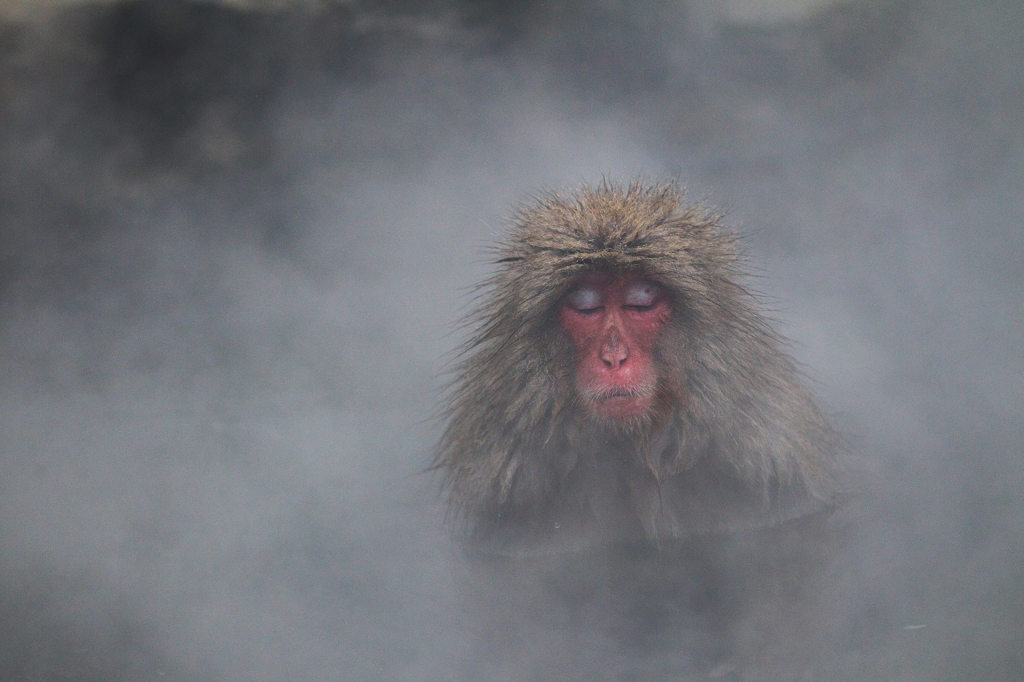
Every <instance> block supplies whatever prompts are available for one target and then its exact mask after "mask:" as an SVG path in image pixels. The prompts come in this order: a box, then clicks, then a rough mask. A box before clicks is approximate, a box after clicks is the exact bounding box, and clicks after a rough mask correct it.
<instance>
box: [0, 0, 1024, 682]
mask: <svg viewBox="0 0 1024 682" xmlns="http://www.w3.org/2000/svg"><path fill="white" fill-rule="evenodd" d="M1022 36H1024V7H1022V5H1021V4H1020V2H1019V1H1018V0H1007V1H1005V2H1000V1H992V2H985V3H961V2H955V1H954V0H910V1H907V2H884V1H881V0H878V1H876V0H850V1H843V0H728V1H720V2H713V1H711V0H679V1H678V2H662V1H657V0H640V1H637V2H618V1H614V0H603V1H599V2H583V1H582V0H561V1H559V0H556V1H552V2H540V1H536V0H534V1H522V2H520V1H515V2H487V1H480V2H470V1H469V0H464V1H462V2H452V1H449V2H441V1H440V0H438V1H437V2H420V3H407V2H397V1H395V2H387V1H382V2H371V1H369V0H366V1H363V0H351V1H346V0H336V1H330V0H323V1H321V2H315V1H312V0H310V1H308V2H302V1H300V0H292V1H287V0H281V1H271V0H266V1H257V0H252V1H250V2H243V1H241V0H238V1H234V2H227V1H225V2H190V1H186V0H138V1H131V2H82V1H78V0H76V1H71V0H65V1H64V2H60V3H50V2H42V1H39V2H35V1H33V0H4V2H2V3H0V677H3V678H4V679H10V680H59V679H69V680H70V679H74V680H89V679H96V680H117V679H124V680H142V679H157V678H160V679H188V680H197V679H210V680H212V679H217V680H257V679H260V680H262V679H266V680H281V679H409V680H414V679H415V680H420V679H551V678H553V677H559V676H562V677H569V678H573V677H577V678H580V679H691V678H693V679H702V678H704V677H706V676H709V675H710V676H712V677H720V678H729V679H739V678H741V677H742V678H743V679H765V678H770V679H894V680H895V679H907V680H911V679H915V680H916V679H985V680H1003V679H1006V680H1011V679H1021V677H1022V676H1024V653H1022V651H1024V650H1022V646H1021V643H1022V642H1024V494H1022V488H1024V453H1022V449H1024V419H1022V417H1024V415H1022V405H1024V388H1022V386H1024V352H1022V339H1024V180H1022V178H1024V107H1022V103H1024V41H1022ZM602 177H608V178H612V179H620V180H629V179H632V178H635V177H644V178H648V179H665V178H678V179H679V180H680V181H681V182H683V183H684V184H685V186H686V187H687V188H688V193H689V195H690V197H691V198H693V199H694V200H706V201H708V202H710V203H713V204H716V205H718V206H720V207H722V208H723V209H724V210H725V211H726V212H727V217H726V223H727V224H728V225H729V226H730V228H732V229H733V230H735V231H737V232H739V233H741V234H743V235H744V236H745V245H746V249H747V251H748V253H749V255H750V257H751V271H752V273H753V275H754V279H753V281H752V286H753V288H755V289H757V290H759V291H761V292H763V293H764V294H765V295H766V296H767V297H768V301H769V305H770V307H771V309H772V311H773V314H774V316H775V317H777V318H778V319H779V320H780V321H781V329H782V331H783V332H784V333H785V334H786V335H788V336H789V337H790V338H792V339H793V341H794V345H793V354H794V356H795V357H796V358H797V359H798V361H799V362H800V363H801V364H802V366H803V368H804V370H805V372H806V373H807V375H808V376H809V378H810V380H811V381H812V383H813V384H814V386H815V389H816V391H817V393H818V394H819V396H821V397H822V399H823V401H824V402H825V404H826V405H827V406H828V408H829V410H830V411H831V412H832V413H834V415H835V422H836V424H837V426H838V427H839V428H840V430H841V431H842V432H843V433H844V434H846V438H847V441H848V446H849V450H850V452H851V455H850V457H851V460H852V461H853V462H854V464H855V465H856V468H857V469H859V470H861V471H864V472H867V477H866V478H867V480H869V481H870V485H868V486H866V490H865V492H864V497H863V498H862V500H861V503H860V507H861V508H863V510H865V511H864V512H863V514H862V515H861V516H860V517H859V519H860V520H859V522H858V524H857V530H856V531H855V532H854V533H853V537H852V538H851V540H850V542H849V543H848V544H847V545H846V546H845V547H844V549H843V550H842V552H841V554H840V555H839V556H838V557H836V558H835V562H834V564H835V567H834V568H833V569H832V570H831V571H830V572H829V573H828V576H827V578H826V579H825V580H824V581H823V582H824V584H823V585H822V586H821V587H820V590H819V593H818V598H817V600H816V601H815V603H816V604H817V605H816V606H814V607H813V608H815V609H821V608H827V615H825V612H822V613H808V614H804V615H806V616H807V617H808V620H809V621H818V622H827V624H828V627H827V628H826V629H825V630H827V632H824V631H821V630H820V629H818V628H814V629H813V630H812V629H811V628H809V627H808V628H800V627H796V626H794V627H793V628H792V631H791V632H790V631H787V632H786V633H784V634H783V635H781V636H782V637H788V638H789V640H790V641H788V642H786V643H785V644H786V649H787V650H788V651H793V650H798V651H801V656H799V657H797V658H793V657H790V656H778V657H775V658H774V659H773V658H772V657H771V656H770V655H766V656H765V658H764V659H762V662H761V663H758V662H756V661H755V662H747V663H745V664H743V667H738V666H739V664H734V663H726V664H719V665H717V666H716V665H706V664H705V663H706V662H702V661H699V660H693V657H691V656H690V655H689V654H687V653H685V652H687V651H690V650H691V643H692V640H693V638H694V637H699V636H700V634H701V633H700V627H701V626H700V623H696V624H695V625H694V627H693V628H690V629H688V630H687V629H679V630H675V629H671V628H669V629H666V630H665V631H664V632H661V633H659V635H658V638H657V641H658V645H657V646H654V645H651V644H650V641H649V640H648V641H647V642H646V643H645V644H643V645H634V644H631V643H630V640H629V638H628V637H616V636H613V635H609V633H615V632H617V631H619V630H622V629H628V628H629V627H631V625H630V623H626V622H623V623H618V622H616V618H617V615H616V614H614V613H609V614H607V617H606V618H605V619H604V620H603V621H602V622H601V623H600V624H599V625H598V624H595V623H594V622H592V621H591V620H586V619H583V620H575V621H574V620H572V619H570V618H566V619H564V620H562V621H559V619H558V617H557V616H551V617H549V618H547V619H546V620H544V622H542V623H538V622H537V621H536V620H535V619H534V618H533V615H532V614H531V613H530V612H529V609H525V608H522V606H521V604H520V594H519V593H518V592H517V591H516V589H513V588H512V587H508V588H506V587H505V586H504V585H501V584H495V583H494V582H493V581H488V580H484V579H481V578H480V576H479V575H477V574H476V573H475V572H474V569H473V567H472V565H471V563H470V562H467V561H466V557H465V556H464V555H463V553H462V552H461V551H460V550H459V548H458V547H456V546H455V545H454V544H453V543H452V541H451V539H450V537H449V534H448V531H447V530H446V528H445V526H444V511H443V504H442V501H441V500H440V498H439V496H438V481H437V480H436V479H435V478H434V477H433V476H431V475H430V474H427V473H424V469H425V468H426V466H427V465H428V463H429V460H430V454H431V449H432V447H433V444H434V442H435V441H436V439H437V437H438V435H439V433H440V429H441V425H440V424H439V423H438V422H437V421H436V420H434V419H433V415H434V414H435V412H436V410H437V407H438V405H439V396H440V393H441V389H442V387H443V384H444V380H445V358H446V356H447V353H448V352H449V351H450V349H452V348H454V347H455V346H456V345H458V343H459V342H460V340H461V339H462V338H463V337H464V334H465V331H464V330H462V329H460V328H459V327H457V325H456V323H457V321H458V320H459V319H460V318H461V317H462V315H464V314H465V313H466V312H467V308H468V306H469V304H470V302H471V299H472V293H471V291H472V286H473V284H474V283H475V282H477V281H479V280H480V279H481V278H483V277H485V276H486V275H487V273H488V272H490V266H489V264H488V262H487V255H486V250H485V247H486V246H487V245H488V244H489V243H491V242H492V241H493V240H494V239H495V238H496V237H498V236H499V235H500V234H501V232H502V226H503V223H504V220H505V219H506V218H507V216H508V215H509V214H510V211H511V210H512V207H513V206H514V205H515V204H516V203H517V202H520V201H523V200H526V199H528V198H529V197H530V196H531V195H532V194H533V193H536V192H538V191H541V190H545V189H572V188H574V187H577V186H578V185H579V184H580V183H581V182H584V181H590V182H597V181H600V179H601V178H602ZM822 605H825V606H822ZM808 608H812V607H808ZM503 609H508V613H509V614H513V615H510V616H509V617H507V618H498V620H497V622H498V625H495V622H496V621H495V612H496V611H497V612H501V611H502V610H503ZM591 615H593V613H592V614H591ZM641 616H642V614H641ZM633 617H636V614H635V613H634V614H633ZM756 626H757V624H756V623H751V622H749V620H747V621H744V620H742V619H741V620H740V621H737V622H736V623H732V624H730V625H729V627H731V628H733V629H734V632H733V633H732V634H733V636H735V637H736V638H738V639H743V638H744V637H745V636H746V634H747V633H746V629H754V628H756ZM496 652H498V653H496ZM680 652H682V653H680ZM798 659H799V663H797V662H796V661H797V660H798ZM759 666H760V667H759Z"/></svg>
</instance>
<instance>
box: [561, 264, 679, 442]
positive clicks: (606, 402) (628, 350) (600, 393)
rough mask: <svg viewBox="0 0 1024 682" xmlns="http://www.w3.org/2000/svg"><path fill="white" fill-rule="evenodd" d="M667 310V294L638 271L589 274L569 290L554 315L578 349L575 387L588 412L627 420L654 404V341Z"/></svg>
mask: <svg viewBox="0 0 1024 682" xmlns="http://www.w3.org/2000/svg"><path fill="white" fill-rule="evenodd" d="M671 314H672V303H671V301H670V300H669V297H668V294H667V293H666V292H665V291H664V289H663V288H662V287H660V286H659V285H658V284H657V283H655V282H653V281H651V280H649V279H645V278H644V277H643V276H641V275H626V276H619V277H616V276H612V275H601V274H593V275H587V276H586V277H583V278H582V279H580V280H579V281H578V282H576V284H575V285H574V286H573V288H572V289H570V290H569V293H568V294H567V295H566V296H565V298H564V299H563V300H562V303H561V305H560V306H559V310H558V318H559V321H560V322H561V324H562V328H563V329H565V331H566V332H567V333H568V335H569V338H570V339H572V343H573V345H574V347H575V348H576V358H577V365H576V388H577V391H578V392H579V394H580V396H581V397H582V398H583V401H584V403H585V404H586V405H587V407H588V408H589V409H590V411H591V413H592V414H594V415H595V416H597V417H598V418H600V419H602V420H606V421H612V422H629V421H632V420H636V419H638V418H640V417H642V416H644V415H645V414H647V413H648V412H649V411H650V410H651V409H652V408H653V407H654V404H655V396H656V394H657V389H658V372H657V368H656V367H655V362H654V344H655V341H656V340H657V338H658V334H659V333H660V332H661V330H662V328H663V327H664V326H665V324H666V323H667V322H668V320H669V317H670V316H671Z"/></svg>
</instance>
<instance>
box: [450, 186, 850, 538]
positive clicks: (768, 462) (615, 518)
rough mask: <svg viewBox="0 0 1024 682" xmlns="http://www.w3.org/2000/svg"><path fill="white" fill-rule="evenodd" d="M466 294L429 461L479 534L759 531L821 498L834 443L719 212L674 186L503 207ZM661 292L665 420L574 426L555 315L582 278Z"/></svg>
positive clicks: (593, 190)
mask: <svg viewBox="0 0 1024 682" xmlns="http://www.w3.org/2000/svg"><path fill="white" fill-rule="evenodd" d="M498 253H499V257H498V259H497V265H498V270H497V272H496V273H495V274H494V276H493V277H492V278H491V279H490V280H488V281H487V282H485V283H484V284H483V285H482V288H481V303H482V304H481V306H480V307H479V310H478V311H477V312H476V313H475V314H474V315H473V316H472V317H471V321H472V322H473V323H474V324H475V333H474V334H473V335H472V337H471V338H470V340H469V341H468V343H467V344H466V346H465V347H464V348H463V349H462V352H461V354H460V356H459V360H458V362H457V364H456V366H455V368H454V374H455V376H454V380H453V382H452V385H451V389H450V393H449V396H448V403H447V404H448V407H447V410H446V417H447V418H448V426H447V429H446V431H445V432H444V435H443V437H442V439H441V442H440V444H439V447H438V450H437V453H436V455H435V462H434V464H435V467H436V468H438V469H440V470H442V471H443V475H444V482H445V487H446V489H447V491H448V494H449V503H450V509H451V511H452V513H453V514H454V515H455V516H456V517H457V518H460V519H462V520H463V521H464V522H465V523H466V524H467V529H468V530H469V532H470V534H471V535H472V536H473V537H474V538H477V539H478V540H484V541H490V542H491V543H492V544H496V545H500V546H502V547H505V546H507V545H508V544H509V543H512V542H521V541H528V542H547V541H555V540H554V538H556V537H558V536H561V537H563V538H569V537H571V538H572V542H574V543H576V544H579V543H593V542H609V541H617V540H629V539H636V536H637V535H639V536H641V537H647V538H649V539H652V540H655V541H659V540H661V539H665V538H683V537H687V536H690V535H693V534H699V533H709V532H719V531H725V530H735V529H740V528H753V527H760V526H766V525H773V524H777V523H780V522H782V521H785V520H787V519H790V518H795V517H798V516H802V515H804V514H807V513H811V512H813V511H816V510H819V509H821V508H823V507H826V506H827V505H829V504H830V501H831V499H832V497H833V495H834V494H835V490H836V479H835V475H834V474H835V455H836V450H837V447H836V437H835V434H834V432H833V431H832V429H831V427H830V426H829V424H828V423H827V420H826V419H825V418H824V417H823V415H822V413H821V411H820V410H819V409H818V407H817V406H816V405H815V403H814V400H813V399H812V397H811V396H810V394H809V393H808V391H807V390H806V389H805V388H804V387H803V386H802V385H801V383H800V380H799V375H798V372H797V371H796V369H795V368H794V365H793V363H792V361H791V360H790V359H789V358H788V357H787V355H786V354H785V352H784V350H783V347H784V342H783V340H782V339H781V338H780V337H779V336H778V335H777V334H776V333H775V332H774V331H773V330H772V328H771V326H770V325H769V323H768V321H767V320H766V319H765V317H763V316H762V315H761V313H760V312H759V305H758V301H757V299H756V298H755V297H754V296H753V295H752V294H751V293H749V292H748V291H747V290H746V289H745V288H744V286H743V284H742V279H743V273H742V271H741V269H740V267H741V259H740V257H739V253H738V248H737V243H736V240H735V238H734V237H733V236H731V235H729V234H727V233H725V232H723V231H722V230H721V229H720V227H719V216H718V215H716V214H715V213H713V212H712V211H710V210H708V209H707V208H705V207H703V206H700V205H685V204H684V202H683V194H682V192H681V190H680V189H679V188H678V186H677V185H675V184H660V185H645V184H641V183H633V184H630V185H628V186H617V185H613V184H610V183H604V184H602V185H600V186H598V187H589V186H584V187H583V188H582V189H581V190H580V191H578V192H577V193H575V194H573V195H570V196H561V195H558V194H555V193H552V194H548V195H546V196H544V197H542V198H540V199H539V200H538V201H536V202H535V203H534V204H533V205H530V206H527V207H524V208H522V209H521V210H519V211H518V212H517V214H516V215H515V217H514V219H513V220H512V222H511V225H510V227H509V230H508V236H507V239H506V240H505V241H504V242H503V243H501V244H500V245H499V246H498ZM593 271H600V272H607V273H612V274H620V273H631V272H642V273H644V275H645V276H646V277H650V278H652V279H654V280H656V281H657V282H659V283H660V284H661V285H662V286H663V287H665V288H666V289H667V291H668V292H669V295H670V296H671V299H672V302H673V316H672V320H671V322H670V325H669V328H668V329H667V331H666V332H665V333H664V334H663V335H662V338H661V340H660V343H659V345H658V347H657V349H656V359H657V363H658V366H659V367H660V368H661V370H662V372H661V373H662V375H663V376H661V377H660V379H659V389H658V390H659V391H662V392H663V393H664V395H667V396H679V398H678V399H676V400H675V402H672V401H669V404H668V405H667V406H666V412H667V413H666V414H661V415H658V416H657V417H656V418H652V419H651V420H648V421H644V422H643V423H633V424H630V425H628V428H625V429H623V430H622V431H621V432H614V431H609V430H608V429H604V428H601V426H600V425H598V424H595V423H594V422H593V421H591V420H588V419H587V418H586V417H585V415H584V414H583V411H582V410H581V409H580V407H581V405H580V401H579V398H578V397H577V396H576V395H575V389H574V382H573V368H574V358H573V352H574V351H573V349H572V346H571V344H570V343H569V342H568V341H567V339H566V338H565V336H564V332H563V331H562V330H561V329H560V327H559V325H558V324H557V322H556V310H557V306H558V304H559V302H560V301H561V299H562V298H563V296H564V295H565V294H566V292H567V290H568V289H569V287H570V286H571V285H572V284H573V283H574V282H575V281H576V280H577V279H579V277H581V276H582V275H584V274H586V273H589V272H593Z"/></svg>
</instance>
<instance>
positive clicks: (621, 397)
mask: <svg viewBox="0 0 1024 682" xmlns="http://www.w3.org/2000/svg"><path fill="white" fill-rule="evenodd" d="M588 397H589V398H590V403H591V405H592V407H593V409H594V412H595V413H596V414H597V415H598V416H600V417H603V418H605V419H611V420H616V421H618V420H624V419H626V420H628V419H635V418H637V417H640V416H643V415H644V414H645V413H646V412H647V411H648V410H649V409H650V407H651V405H652V404H653V402H654V391H651V390H646V389H645V387H640V388H634V389H627V388H612V389H609V390H606V391H602V392H600V393H598V394H592V395H590V396H588Z"/></svg>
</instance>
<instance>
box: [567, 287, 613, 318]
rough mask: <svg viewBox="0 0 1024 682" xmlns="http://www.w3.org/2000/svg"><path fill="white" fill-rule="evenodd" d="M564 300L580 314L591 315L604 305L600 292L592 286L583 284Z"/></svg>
mask: <svg viewBox="0 0 1024 682" xmlns="http://www.w3.org/2000/svg"><path fill="white" fill-rule="evenodd" d="M566 302H567V303H568V304H569V307H570V308H572V309H573V310H575V311H576V312H578V313H580V314H582V315H592V314H594V313H596V312H598V311H600V310H601V309H602V308H603V307H604V301H603V300H602V298H601V292H600V291H598V290H597V289H596V288H594V287H590V286H584V287H580V288H579V289H576V290H575V291H572V292H571V293H570V294H569V295H568V296H567V297H566Z"/></svg>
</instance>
